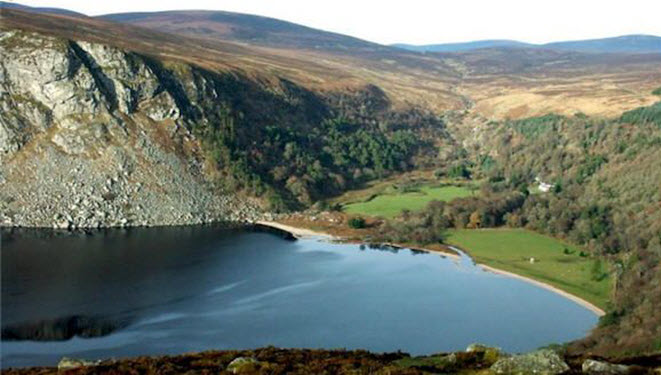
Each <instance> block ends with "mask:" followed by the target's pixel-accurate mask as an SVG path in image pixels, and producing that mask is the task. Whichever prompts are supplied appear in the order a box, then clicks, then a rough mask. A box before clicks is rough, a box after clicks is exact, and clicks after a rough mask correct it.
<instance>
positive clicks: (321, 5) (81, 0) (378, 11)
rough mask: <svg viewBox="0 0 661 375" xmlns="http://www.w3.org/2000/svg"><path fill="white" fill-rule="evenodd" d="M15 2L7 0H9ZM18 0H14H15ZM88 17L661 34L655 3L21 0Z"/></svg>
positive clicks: (416, 31)
mask: <svg viewBox="0 0 661 375" xmlns="http://www.w3.org/2000/svg"><path fill="white" fill-rule="evenodd" d="M10 1H12V0H10ZM14 2H16V1H14ZM17 2H18V3H21V4H24V5H29V6H39V7H57V8H65V9H70V10H74V11H77V12H81V13H85V14H87V15H100V14H108V13H123V12H145V11H159V10H180V9H208V10H226V11H231V12H240V13H248V14H256V15H261V16H267V17H273V18H278V19H282V20H286V21H291V22H295V23H298V24H302V25H305V26H310V27H314V28H317V29H322V30H326V31H333V32H337V33H341V34H346V35H351V36H355V37H358V38H361V39H366V40H369V41H373V42H377V43H382V44H392V43H409V44H434V43H449V42H465V41H472V40H482V39H514V40H520V41H524V42H529V43H547V42H552V41H561V40H578V39H591V38H603V37H610V36H619V35H626V34H652V35H658V36H661V21H660V18H659V15H661V1H660V0H626V1H625V0H435V1H434V0H405V1H399V0H381V1H375V0H325V1H315V0H184V1H182V0H22V1H17Z"/></svg>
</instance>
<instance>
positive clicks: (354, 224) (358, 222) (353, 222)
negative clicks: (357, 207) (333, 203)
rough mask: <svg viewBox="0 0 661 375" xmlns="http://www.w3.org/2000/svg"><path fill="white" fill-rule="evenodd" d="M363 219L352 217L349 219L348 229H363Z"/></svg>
mask: <svg viewBox="0 0 661 375" xmlns="http://www.w3.org/2000/svg"><path fill="white" fill-rule="evenodd" d="M365 224H366V223H365V219H363V218H362V217H360V216H356V217H352V218H351V219H349V228H353V229H362V228H365Z"/></svg>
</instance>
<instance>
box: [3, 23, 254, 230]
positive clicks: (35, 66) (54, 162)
mask: <svg viewBox="0 0 661 375" xmlns="http://www.w3.org/2000/svg"><path fill="white" fill-rule="evenodd" d="M164 79H167V78H165V77H163V76H159V74H158V72H157V65H156V62H155V61H151V60H150V59H149V58H147V57H145V56H139V55H137V54H134V53H129V52H124V51H121V50H118V49H115V48H112V47H108V46H104V45H99V44H92V43H87V42H75V41H68V40H64V39H58V38H52V37H48V36H44V35H40V34H35V33H28V32H24V31H17V30H9V31H3V32H1V33H0V186H1V187H0V223H1V224H2V225H5V226H39V227H59V228H71V227H106V226H132V225H177V224H195V223H203V222H209V221H217V220H232V221H237V220H251V219H254V218H255V217H256V216H257V214H258V212H257V209H256V206H255V204H254V202H252V201H251V200H250V199H247V198H243V197H241V195H240V194H236V193H232V194H229V193H226V192H224V191H223V190H222V189H221V188H218V187H216V186H214V184H212V183H211V182H210V179H209V178H208V173H207V172H205V168H204V157H203V155H202V152H201V150H200V145H199V141H198V140H197V139H196V137H195V136H194V135H193V134H192V133H191V131H190V128H191V122H192V121H193V120H194V121H197V122H200V121H202V122H203V121H206V118H205V117H204V115H201V116H198V117H197V118H195V119H192V118H190V117H187V116H186V113H188V112H190V108H183V109H182V108H181V103H182V102H183V101H188V102H189V105H192V106H194V105H195V104H194V102H193V104H190V102H191V101H194V100H195V99H193V98H191V97H189V96H190V95H206V94H207V93H204V89H203V88H201V87H199V86H200V85H204V82H200V81H198V82H194V81H188V82H179V83H177V84H178V85H179V86H178V87H179V88H180V91H179V92H177V93H176V94H174V95H173V84H172V83H171V82H164ZM175 95H179V96H180V97H175Z"/></svg>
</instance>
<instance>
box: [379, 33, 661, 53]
mask: <svg viewBox="0 0 661 375" xmlns="http://www.w3.org/2000/svg"><path fill="white" fill-rule="evenodd" d="M392 46H393V47H398V48H402V49H406V50H409V51H416V52H464V51H471V50H476V49H484V48H503V47H505V48H539V49H551V50H562V51H573V52H584V53H586V52H587V53H661V37H659V36H655V35H623V36H617V37H612V38H601V39H586V40H575V41H562V42H552V43H546V44H533V43H525V42H519V41H516V40H498V39H495V40H477V41H472V42H465V43H443V44H426V45H412V44H404V43H398V44H393V45H392Z"/></svg>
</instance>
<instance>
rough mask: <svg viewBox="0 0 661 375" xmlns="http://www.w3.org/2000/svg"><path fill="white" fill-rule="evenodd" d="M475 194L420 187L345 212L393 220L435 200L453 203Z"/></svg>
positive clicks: (378, 197)
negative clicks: (452, 201)
mask: <svg viewBox="0 0 661 375" xmlns="http://www.w3.org/2000/svg"><path fill="white" fill-rule="evenodd" d="M473 194H475V192H474V191H473V190H471V189H470V188H469V187H467V186H430V185H426V186H424V185H423V186H419V187H416V188H414V189H413V190H404V191H401V192H397V191H386V192H384V193H382V194H378V195H376V196H374V197H373V198H372V199H369V200H365V201H362V202H355V203H349V204H347V205H345V206H344V211H345V212H347V213H350V214H360V215H367V216H382V217H386V218H392V217H395V216H397V215H399V214H400V213H401V212H402V211H403V210H410V211H419V210H422V209H423V208H424V207H425V206H426V205H427V204H428V203H429V202H431V201H433V200H438V201H451V200H453V199H455V198H463V197H468V196H472V195H473Z"/></svg>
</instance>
